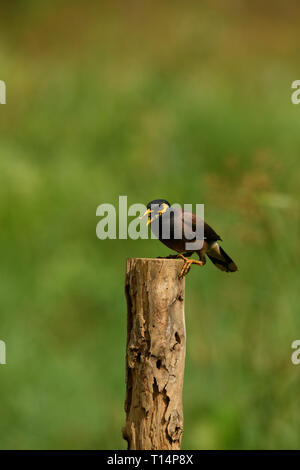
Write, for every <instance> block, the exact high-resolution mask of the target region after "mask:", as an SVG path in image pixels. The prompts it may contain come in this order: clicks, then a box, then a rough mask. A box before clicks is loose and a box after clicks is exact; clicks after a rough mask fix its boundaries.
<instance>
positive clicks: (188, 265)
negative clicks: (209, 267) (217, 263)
mask: <svg viewBox="0 0 300 470" xmlns="http://www.w3.org/2000/svg"><path fill="white" fill-rule="evenodd" d="M177 258H182V259H183V260H184V265H183V266H182V269H181V271H180V273H179V276H178V277H179V279H182V278H183V277H184V276H186V275H187V273H188V272H189V270H190V269H191V265H192V264H198V265H199V266H203V264H204V263H203V261H197V260H195V259H186V257H185V256H184V255H182V254H179V255H177Z"/></svg>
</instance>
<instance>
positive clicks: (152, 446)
mask: <svg viewBox="0 0 300 470" xmlns="http://www.w3.org/2000/svg"><path fill="white" fill-rule="evenodd" d="M182 263H183V261H182V260H177V259H147V258H131V259H127V266H126V280H125V292H126V298H127V350H126V400H125V411H126V425H125V427H124V428H123V436H124V439H126V440H127V442H128V449H148V450H163V449H169V450H178V449H180V444H181V437H182V431H183V412H182V387H183V376H184V361H185V318H184V289H185V281H184V279H183V280H180V279H178V274H179V272H180V269H181V267H182Z"/></svg>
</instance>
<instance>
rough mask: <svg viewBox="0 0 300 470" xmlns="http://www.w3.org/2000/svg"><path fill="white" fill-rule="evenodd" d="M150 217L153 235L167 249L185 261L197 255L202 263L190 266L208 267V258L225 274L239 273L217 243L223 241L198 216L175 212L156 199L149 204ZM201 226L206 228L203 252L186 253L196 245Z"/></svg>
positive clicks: (166, 204) (196, 249)
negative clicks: (190, 244)
mask: <svg viewBox="0 0 300 470" xmlns="http://www.w3.org/2000/svg"><path fill="white" fill-rule="evenodd" d="M147 213H148V217H149V221H148V223H151V229H152V231H153V233H154V234H155V235H156V236H157V238H159V240H160V241H161V242H162V243H164V245H166V246H167V247H168V248H170V249H171V250H174V251H176V252H177V253H180V254H181V255H183V256H181V257H183V258H184V259H185V257H190V256H191V255H192V254H193V253H197V255H198V256H199V260H200V262H201V263H199V262H196V261H189V263H190V264H191V263H197V264H202V265H204V264H205V263H206V256H205V255H207V256H208V257H209V259H210V260H211V261H212V263H213V264H214V265H215V266H216V267H217V268H219V269H221V270H222V271H226V272H234V271H237V269H238V268H237V265H236V264H235V262H234V261H233V260H232V259H231V258H230V257H229V256H228V255H227V253H226V252H225V251H224V250H223V248H222V247H221V246H220V245H219V243H218V241H219V240H221V237H220V236H219V235H218V234H217V233H216V232H215V231H214V229H213V228H212V227H210V225H208V224H207V223H206V222H204V221H203V220H202V219H200V218H199V217H197V216H196V215H195V214H191V213H189V212H186V211H183V210H181V209H178V208H176V209H175V208H172V207H171V206H170V204H169V203H168V202H167V201H166V200H164V199H155V200H154V201H151V202H149V204H148V205H147ZM200 224H203V232H204V240H203V245H202V246H201V247H200V248H198V247H197V248H193V247H192V248H189V249H186V246H187V244H188V243H191V242H195V241H196V235H195V233H196V229H197V227H199V226H200ZM168 227H169V229H168ZM178 233H181V237H180V238H176V234H178ZM200 245H201V243H200ZM198 246H199V243H198ZM188 269H189V268H188Z"/></svg>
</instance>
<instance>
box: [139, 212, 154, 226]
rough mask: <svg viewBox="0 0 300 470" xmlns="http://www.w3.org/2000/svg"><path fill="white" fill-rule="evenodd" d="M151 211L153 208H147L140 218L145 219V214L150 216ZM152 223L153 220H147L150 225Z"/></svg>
mask: <svg viewBox="0 0 300 470" xmlns="http://www.w3.org/2000/svg"><path fill="white" fill-rule="evenodd" d="M151 212H153V211H152V210H151V209H147V210H146V211H145V212H144V214H143V215H141V216H140V217H139V219H143V218H144V217H145V215H148V216H149V215H150V214H151ZM150 223H151V220H150V219H149V220H148V222H147V225H149V224H150Z"/></svg>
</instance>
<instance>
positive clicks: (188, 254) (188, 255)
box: [156, 251, 193, 259]
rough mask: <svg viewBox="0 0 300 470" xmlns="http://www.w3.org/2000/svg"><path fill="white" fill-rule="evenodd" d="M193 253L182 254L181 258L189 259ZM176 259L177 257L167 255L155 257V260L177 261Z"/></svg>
mask: <svg viewBox="0 0 300 470" xmlns="http://www.w3.org/2000/svg"><path fill="white" fill-rule="evenodd" d="M192 254H193V252H192V251H188V252H187V253H182V255H181V256H185V257H187V258H189V257H190V256H192ZM177 258H178V255H169V256H157V257H156V259H177Z"/></svg>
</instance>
